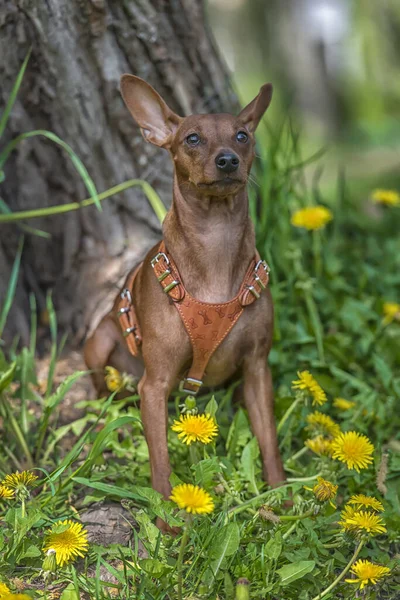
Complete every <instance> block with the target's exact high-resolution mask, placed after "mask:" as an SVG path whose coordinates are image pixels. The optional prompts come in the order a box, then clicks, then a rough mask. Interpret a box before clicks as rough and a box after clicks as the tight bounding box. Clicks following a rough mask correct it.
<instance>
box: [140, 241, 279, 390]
mask: <svg viewBox="0 0 400 600" xmlns="http://www.w3.org/2000/svg"><path fill="white" fill-rule="evenodd" d="M151 264H152V267H153V269H154V273H155V275H156V277H157V279H158V281H159V282H160V284H161V286H162V288H163V290H164V293H166V294H168V296H169V297H170V298H171V299H172V300H173V302H174V304H175V306H176V308H177V310H178V312H179V314H180V317H181V319H182V321H183V324H184V326H185V328H186V331H187V333H188V335H189V338H190V341H191V344H192V348H193V362H192V366H191V367H190V369H189V372H188V374H187V376H186V377H185V379H184V380H183V382H182V383H181V388H180V389H181V391H184V392H187V393H189V394H193V395H195V394H197V392H198V391H199V389H200V387H201V385H202V383H203V376H204V372H205V370H206V367H207V364H208V362H209V360H210V358H211V356H212V355H213V353H214V352H215V350H216V349H217V348H218V346H219V345H220V344H221V342H222V341H223V340H224V339H225V337H226V336H227V335H228V333H229V332H230V331H231V329H232V328H233V326H234V325H235V323H236V322H237V321H238V319H239V318H240V316H241V314H242V313H243V310H244V308H245V307H246V306H249V305H250V304H252V303H253V302H255V300H257V299H258V298H259V297H260V295H261V293H262V291H263V290H264V289H265V288H266V287H267V285H268V280H269V267H268V265H267V263H266V262H265V261H262V260H261V259H260V256H259V254H258V252H256V255H255V258H254V259H253V260H252V261H251V263H250V265H249V268H248V270H247V272H246V275H245V277H244V280H243V283H242V285H241V286H240V290H239V292H238V294H237V295H236V296H235V298H233V299H232V300H230V301H229V302H224V303H222V304H211V303H208V302H201V301H199V300H196V299H195V298H193V297H192V296H191V295H190V294H189V292H188V291H187V290H186V289H185V287H184V285H183V282H182V279H181V277H180V275H179V271H178V269H177V267H176V265H175V263H174V261H173V259H172V257H171V256H170V255H169V254H168V252H167V250H166V248H165V244H164V242H161V244H160V246H159V248H158V253H157V254H156V256H155V257H154V258H153V260H152V261H151Z"/></svg>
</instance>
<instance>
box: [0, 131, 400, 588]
mask: <svg viewBox="0 0 400 600" xmlns="http://www.w3.org/2000/svg"><path fill="white" fill-rule="evenodd" d="M259 148H260V149H259V152H260V153H261V158H260V160H259V162H258V164H257V165H256V169H255V172H254V173H255V175H256V176H257V181H258V186H251V190H250V191H251V211H252V215H253V218H254V221H255V224H256V230H257V245H258V249H259V251H260V253H261V254H262V255H263V257H265V258H266V259H267V261H268V262H269V264H270V266H271V268H272V276H271V290H272V294H273V297H274V302H275V315H276V317H275V318H276V321H275V332H274V346H273V350H272V352H271V357H270V359H271V360H270V362H271V366H272V370H273V376H274V384H275V392H276V411H275V412H276V418H277V421H278V427H279V442H280V447H281V452H282V456H283V459H284V462H285V468H286V471H287V473H288V482H287V484H286V485H284V486H282V488H280V489H276V490H271V489H269V488H268V487H267V486H266V484H265V483H264V482H263V480H262V477H261V462H260V457H259V451H258V446H257V444H256V442H255V439H254V437H253V436H252V433H251V430H250V427H249V421H248V417H247V414H246V412H245V411H244V410H243V408H241V407H237V406H234V405H233V388H234V386H232V387H231V388H229V389H225V390H219V391H217V392H216V393H215V396H211V395H205V396H202V397H201V398H199V400H198V402H197V407H198V410H199V411H200V412H204V411H206V412H210V413H211V414H215V418H216V420H217V422H218V426H219V432H218V437H217V439H216V441H215V443H214V444H211V445H208V446H201V445H199V446H198V447H194V448H193V446H191V447H189V448H188V447H187V446H185V445H184V444H182V443H181V442H180V441H179V440H178V438H177V435H176V434H175V433H173V432H171V431H170V434H169V450H170V456H171V461H172V467H173V476H172V484H173V485H176V484H178V483H180V482H187V483H193V484H197V485H200V486H202V487H203V488H204V489H205V490H207V491H208V492H209V493H210V494H211V495H212V497H213V499H214V502H215V509H214V511H213V512H212V513H211V514H210V515H205V516H197V517H195V518H193V519H192V520H191V521H190V522H188V521H187V519H186V518H185V515H183V514H182V513H177V512H176V507H175V506H174V505H173V504H172V503H171V502H168V501H165V500H163V499H162V498H161V497H160V496H159V494H157V493H156V492H154V491H153V490H152V489H151V487H150V469H149V460H148V452H147V446H146V443H145V439H144V436H143V430H142V426H141V422H140V412H139V410H138V408H137V407H136V405H135V402H134V401H135V397H133V398H131V399H125V400H116V398H115V394H111V395H110V397H109V398H103V399H95V400H86V401H84V402H81V406H80V407H81V408H84V409H85V413H84V416H83V417H80V418H79V419H78V420H76V421H74V422H72V423H69V424H62V425H60V424H59V423H58V415H59V412H60V406H61V405H62V402H63V400H64V398H65V395H66V394H67V393H68V391H69V390H70V389H71V388H72V386H79V385H80V378H81V376H83V375H84V373H82V372H77V373H74V374H73V375H71V376H69V377H68V378H66V380H65V381H64V382H63V383H61V385H59V386H58V388H56V389H54V388H55V386H54V384H53V378H54V369H55V365H56V362H57V360H58V358H59V355H60V350H61V347H62V344H61V345H60V346H57V320H56V314H55V312H54V309H53V306H52V302H51V297H50V296H49V297H48V304H47V309H48V313H49V315H50V329H51V332H49V336H50V338H51V339H52V350H51V359H50V369H49V376H48V379H47V382H46V385H45V389H44V390H43V389H40V388H39V386H38V382H37V375H36V356H35V346H36V343H35V340H36V306H35V302H34V298H32V301H31V309H32V336H31V343H30V345H29V347H27V348H22V349H19V350H15V348H16V344H13V345H12V347H11V348H7V349H6V348H4V347H3V350H4V353H3V352H0V428H1V431H2V436H1V440H0V479H2V478H3V477H4V476H6V475H7V474H9V473H12V472H14V471H16V470H21V469H24V468H27V467H29V468H31V469H33V472H34V473H35V474H36V475H37V476H38V477H39V479H38V480H37V481H36V482H35V484H34V489H30V490H28V491H25V490H24V489H21V490H19V491H18V493H17V494H16V497H15V498H12V499H8V500H6V499H3V500H2V499H0V522H1V530H0V582H3V583H6V584H7V585H8V586H9V587H10V588H11V589H12V590H13V591H16V590H17V589H21V587H24V588H25V590H24V591H25V592H26V593H27V594H28V595H29V597H32V598H49V599H50V598H53V597H55V596H53V595H52V594H53V593H54V592H56V591H57V592H58V593H61V594H62V595H61V598H62V599H63V600H67V599H72V600H75V599H77V598H82V599H83V598H96V599H105V598H112V597H117V598H127V599H130V598H131V599H138V600H163V599H171V600H172V599H173V600H175V599H176V598H179V597H180V591H179V590H180V589H182V598H186V599H187V600H188V599H189V598H191V599H192V600H194V599H201V598H210V599H214V600H216V599H217V598H219V599H221V600H222V599H224V600H234V599H237V600H245V599H246V598H252V599H268V600H274V599H278V598H279V599H283V598H284V599H285V600H317V598H325V599H331V600H332V599H340V598H343V599H347V600H352V599H353V598H354V597H355V586H354V585H352V584H350V583H347V582H345V581H344V580H345V579H346V578H348V577H349V574H348V573H347V574H345V575H344V577H343V578H342V579H340V575H341V574H342V573H343V572H344V571H345V570H346V569H348V567H349V566H350V564H351V561H352V560H353V559H354V557H355V555H356V554H358V558H363V559H369V560H371V561H374V562H376V563H379V564H381V565H384V566H387V567H389V568H390V569H391V572H390V575H389V576H388V577H386V578H385V579H383V580H382V581H381V582H379V584H377V585H376V586H375V585H372V586H368V587H367V588H366V592H365V593H364V595H363V594H361V596H359V597H364V598H370V599H372V600H374V599H382V600H383V599H387V600H392V599H394V598H396V597H398V596H399V594H400V572H399V567H398V560H397V559H398V554H399V551H400V520H399V513H400V495H399V490H400V440H399V416H398V415H399V410H398V406H399V397H400V374H399V369H398V365H399V362H400V323H399V322H398V321H396V320H394V321H393V322H391V323H388V324H386V323H383V304H384V302H386V301H392V302H396V301H397V302H398V301H399V284H400V268H399V267H400V239H399V236H398V230H399V220H400V210H399V208H396V207H395V208H391V209H385V208H379V210H375V211H371V207H370V205H369V204H368V203H367V202H366V201H364V200H363V198H360V197H357V196H353V195H352V194H351V193H350V191H349V187H348V185H347V182H346V181H345V180H344V178H343V177H342V176H341V175H340V174H339V175H338V178H337V186H336V190H335V194H334V195H333V194H330V196H329V203H328V200H327V199H326V198H325V197H324V196H323V195H322V192H321V191H320V188H319V187H318V186H317V185H314V186H313V187H310V186H309V184H308V183H307V179H306V178H305V176H304V168H305V166H304V162H305V160H304V157H302V156H301V153H300V149H299V148H300V146H299V138H298V136H297V134H296V133H295V131H294V130H293V128H292V126H291V124H290V123H289V122H288V121H287V122H285V123H284V124H283V125H282V127H281V128H279V127H277V128H275V129H274V130H270V131H267V128H265V129H264V130H262V131H261V133H260V138H259ZM267 150H268V151H267ZM323 160H324V159H323V157H322V158H321V159H320V161H321V162H322V163H323ZM93 201H94V200H93ZM315 203H322V204H326V203H327V204H328V205H329V208H330V209H331V210H332V211H333V215H334V218H333V221H332V222H331V223H330V224H329V225H327V227H326V228H325V229H324V230H321V231H319V232H315V233H313V232H307V231H305V230H300V229H296V228H294V227H293V226H292V225H291V223H290V216H291V214H292V212H293V211H294V210H295V209H297V208H300V207H303V206H306V205H309V204H315ZM21 251H22V245H21ZM19 259H20V255H19V254H18V255H17V257H16V260H15V269H14V271H13V274H12V278H11V281H10V286H9V293H8V296H7V300H6V303H5V307H4V308H3V310H1V311H0V315H1V318H0V323H1V325H2V327H3V325H4V322H5V319H6V317H7V314H8V310H9V306H10V303H12V299H13V294H14V290H15V285H16V276H17V270H18V264H19ZM302 370H309V371H310V372H312V373H313V375H314V376H315V378H316V379H317V381H318V382H319V384H320V385H321V386H322V388H323V389H324V390H325V392H326V394H327V397H328V401H327V402H326V404H324V405H323V406H322V407H317V408H318V409H319V410H320V411H321V412H323V413H325V414H328V415H330V416H331V417H332V418H333V419H335V421H337V423H338V424H339V425H340V427H341V429H342V430H343V431H356V432H359V433H360V434H364V435H366V436H368V438H369V439H370V440H371V442H372V443H373V444H374V447H375V449H374V453H373V459H374V461H373V464H372V465H370V466H369V467H368V468H365V469H361V470H360V472H359V473H357V472H356V471H354V470H349V469H348V468H347V467H346V465H345V464H343V463H342V462H340V461H338V460H333V459H332V458H329V457H320V456H318V455H316V454H313V453H312V452H311V451H310V450H308V449H306V448H305V446H304V442H305V440H306V439H307V438H309V437H310V435H311V434H310V431H308V430H307V429H306V427H307V416H308V415H309V414H310V413H312V412H313V411H314V410H315V408H316V407H313V406H312V405H311V403H310V399H309V398H308V397H307V396H306V395H302V394H301V393H299V392H295V391H294V390H293V389H292V381H293V380H295V379H297V372H298V371H302ZM336 397H342V398H347V399H349V400H352V401H354V402H355V406H354V407H353V408H352V409H350V410H348V411H345V412H342V411H339V410H338V409H337V408H335V406H334V405H333V399H334V398H336ZM183 400H184V398H182V397H179V396H175V404H174V403H173V402H171V407H170V408H171V413H170V422H171V423H172V420H173V419H174V418H175V417H177V416H178V415H179V413H180V406H181V404H182V402H183ZM67 437H68V440H69V445H68V450H63V447H64V446H63V443H62V442H63V441H64V440H66V439H67ZM319 475H320V476H323V477H324V478H325V479H327V480H329V481H331V482H332V483H334V484H336V485H337V486H338V493H337V497H336V499H335V502H336V505H337V508H336V509H335V508H334V507H332V506H331V505H330V504H329V503H327V502H319V501H317V500H316V498H315V497H314V494H313V492H312V491H311V490H309V489H306V488H313V486H314V485H315V483H316V480H317V476H319ZM360 493H362V494H368V495H373V496H375V497H376V498H378V499H379V500H380V501H382V503H383V505H384V512H383V513H382V518H383V520H384V522H385V524H386V529H387V531H386V533H383V534H380V535H377V536H371V535H366V536H365V537H364V538H362V539H360V538H358V539H356V538H355V537H354V536H352V535H349V534H347V533H346V534H343V532H342V531H341V528H340V526H339V525H338V521H339V520H340V511H341V510H342V509H343V507H344V505H345V504H346V502H347V501H348V500H349V498H350V496H352V495H353V494H360ZM289 498H291V499H292V502H293V506H287V505H286V504H285V501H286V500H288V499H289ZM103 501H107V502H116V503H122V504H123V506H124V507H125V509H126V510H127V511H128V512H127V519H128V522H129V524H130V525H131V526H132V538H131V542H130V544H129V545H128V546H122V545H119V544H113V545H111V546H108V547H104V546H101V545H99V544H98V543H97V544H95V543H91V544H90V546H89V550H88V553H87V554H86V555H85V557H84V558H83V559H80V560H79V561H76V562H73V563H71V564H69V565H67V566H65V567H62V568H59V569H57V571H56V572H54V573H50V574H47V575H46V576H45V573H44V572H43V571H42V570H41V569H42V565H43V560H44V554H43V551H42V548H43V545H44V540H45V537H46V533H47V532H48V531H49V529H50V527H51V526H52V525H53V524H54V523H55V522H57V521H58V520H63V519H66V518H68V519H72V520H73V521H79V514H81V513H82V512H83V510H85V509H86V508H87V507H88V506H93V505H95V506H96V505H97V504H99V503H101V502H103ZM271 513H272V515H271ZM156 517H161V518H163V519H164V520H166V521H167V522H168V523H169V524H170V525H171V526H176V525H181V526H182V529H181V532H180V533H179V534H178V535H177V536H176V537H175V538H173V537H169V536H162V535H160V533H159V531H158V529H157V528H156V527H155V525H154V520H155V518H156ZM139 540H140V541H141V542H142V544H143V545H144V547H145V550H146V553H147V556H146V557H145V558H144V557H143V553H141V552H139V546H140V545H139ZM105 574H108V575H110V576H112V581H111V582H110V581H109V580H108V578H107V581H106V577H105ZM242 578H245V579H246V581H247V582H248V583H245V584H244V583H243V582H242V583H239V584H238V580H239V581H241V580H242ZM0 589H1V588H0ZM0 597H1V596H0Z"/></svg>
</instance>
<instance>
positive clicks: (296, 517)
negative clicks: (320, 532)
mask: <svg viewBox="0 0 400 600" xmlns="http://www.w3.org/2000/svg"><path fill="white" fill-rule="evenodd" d="M313 514H314V509H310V510H308V511H307V512H305V513H303V514H301V515H282V516H280V517H279V520H280V521H300V520H301V519H306V518H307V517H312V516H313Z"/></svg>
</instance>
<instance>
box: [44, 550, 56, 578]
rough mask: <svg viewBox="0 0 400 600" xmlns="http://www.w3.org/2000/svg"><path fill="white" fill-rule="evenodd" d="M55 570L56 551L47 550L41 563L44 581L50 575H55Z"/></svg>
mask: <svg viewBox="0 0 400 600" xmlns="http://www.w3.org/2000/svg"><path fill="white" fill-rule="evenodd" d="M56 570H57V560H56V551H55V550H54V548H49V549H48V550H47V552H46V556H45V557H44V560H43V563H42V572H43V576H44V578H45V579H47V578H48V577H49V575H50V574H51V573H55V572H56Z"/></svg>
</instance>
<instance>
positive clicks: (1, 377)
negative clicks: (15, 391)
mask: <svg viewBox="0 0 400 600" xmlns="http://www.w3.org/2000/svg"><path fill="white" fill-rule="evenodd" d="M16 367H17V363H16V361H14V362H13V363H12V364H11V365H10V367H9V368H8V369H7V371H4V372H3V373H0V394H1V392H4V390H5V389H7V388H8V386H9V385H10V383H11V382H12V381H13V379H14V373H15V369H16Z"/></svg>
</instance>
